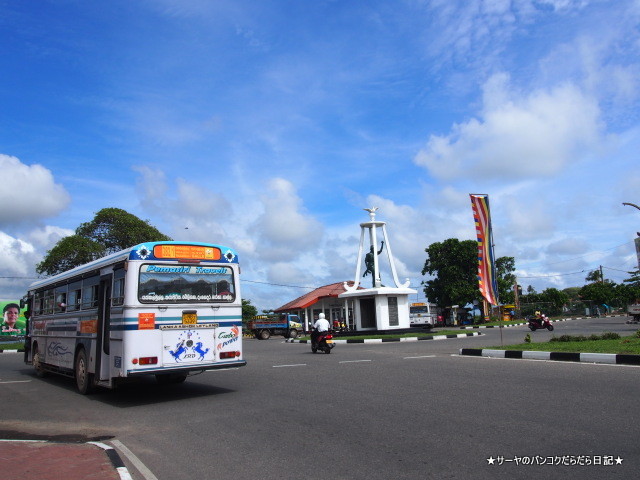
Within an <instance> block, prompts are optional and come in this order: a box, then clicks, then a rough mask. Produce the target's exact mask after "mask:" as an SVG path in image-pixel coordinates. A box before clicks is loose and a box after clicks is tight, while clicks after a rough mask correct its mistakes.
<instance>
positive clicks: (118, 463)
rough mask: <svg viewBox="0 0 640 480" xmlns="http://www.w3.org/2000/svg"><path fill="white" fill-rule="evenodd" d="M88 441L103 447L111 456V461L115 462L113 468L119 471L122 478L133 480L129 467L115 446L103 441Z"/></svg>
mask: <svg viewBox="0 0 640 480" xmlns="http://www.w3.org/2000/svg"><path fill="white" fill-rule="evenodd" d="M87 443H90V444H92V445H95V446H97V447H100V448H101V449H103V450H104V452H105V453H106V454H107V457H109V460H111V463H112V464H113V468H115V469H116V471H117V472H118V475H120V480H133V477H132V476H131V474H129V470H128V469H127V467H126V465H125V464H124V462H123V461H122V459H121V458H120V455H118V452H117V451H116V449H115V448H113V447H112V446H110V445H107V444H106V443H102V442H87Z"/></svg>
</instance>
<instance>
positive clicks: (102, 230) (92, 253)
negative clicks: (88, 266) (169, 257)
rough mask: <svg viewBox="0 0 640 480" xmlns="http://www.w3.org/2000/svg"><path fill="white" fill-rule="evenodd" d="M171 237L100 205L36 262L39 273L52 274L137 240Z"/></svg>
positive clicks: (166, 238)
mask: <svg viewBox="0 0 640 480" xmlns="http://www.w3.org/2000/svg"><path fill="white" fill-rule="evenodd" d="M163 240H171V238H170V237H168V236H166V235H164V234H163V233H161V232H160V231H159V230H158V229H157V228H155V227H153V226H151V225H150V224H149V222H148V221H145V220H140V219H139V218H138V217H136V216H135V215H132V214H131V213H129V212H126V211H125V210H122V209H120V208H103V209H102V210H100V211H99V212H98V213H96V215H95V217H94V218H93V220H92V221H90V222H87V223H82V224H81V225H80V226H79V227H78V228H77V229H76V233H75V235H71V236H70V237H65V238H63V239H61V240H60V241H58V243H56V245H55V246H54V247H53V248H52V249H51V250H49V251H48V252H47V254H46V255H45V257H44V259H43V260H42V262H40V263H39V264H38V265H36V272H38V273H39V274H41V275H55V274H57V273H61V272H64V271H66V270H69V269H71V268H74V267H77V266H79V265H82V264H84V263H87V262H90V261H92V260H96V259H97V258H100V257H103V256H105V255H108V254H110V253H114V252H117V251H119V250H124V249H125V248H129V247H132V246H133V245H137V244H138V243H144V242H157V241H163Z"/></svg>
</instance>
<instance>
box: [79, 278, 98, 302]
mask: <svg viewBox="0 0 640 480" xmlns="http://www.w3.org/2000/svg"><path fill="white" fill-rule="evenodd" d="M99 282H100V277H97V276H96V277H91V278H87V279H85V280H83V281H82V309H83V310H86V309H89V308H94V307H97V306H98V283H99Z"/></svg>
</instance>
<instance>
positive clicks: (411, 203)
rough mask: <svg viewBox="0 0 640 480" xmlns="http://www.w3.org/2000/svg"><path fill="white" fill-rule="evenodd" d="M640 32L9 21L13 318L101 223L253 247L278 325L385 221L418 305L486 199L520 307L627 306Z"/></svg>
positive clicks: (252, 21)
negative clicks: (370, 211)
mask: <svg viewBox="0 0 640 480" xmlns="http://www.w3.org/2000/svg"><path fill="white" fill-rule="evenodd" d="M639 25H640V2H638V1H637V0H616V1H598V0H535V1H534V0H531V1H530V0H511V1H506V0H493V1H474V0H467V1H453V0H432V1H419V0H407V1H375V0H372V1H314V2H302V1H269V0H264V1H259V2H256V1H254V2H249V1H242V0H233V1H213V0H212V1H198V0H193V1H185V0H182V1H173V0H158V1H136V2H129V1H118V0H115V1H109V2H81V1H73V0H64V1H63V0H60V1H41V2H23V1H18V0H1V1H0V42H1V44H2V49H0V68H1V71H2V75H0V171H1V172H2V177H3V179H4V182H3V183H4V188H3V189H2V193H0V277H2V278H0V298H16V297H19V296H21V295H22V294H23V293H24V291H25V289H26V285H27V284H28V283H29V282H30V281H29V280H28V279H27V278H23V277H33V276H35V271H34V265H35V264H36V263H37V262H39V261H40V260H41V259H42V256H43V255H44V254H45V253H46V251H47V250H48V249H50V248H51V247H52V246H53V245H54V244H55V242H56V241H57V240H59V239H60V238H61V237H62V236H64V235H68V234H71V233H72V231H73V230H74V229H75V228H76V227H77V226H78V225H79V224H80V223H81V222H84V221H88V220H90V219H91V218H92V217H93V215H94V214H95V212H97V211H98V210H100V209H101V208H104V207H119V208H123V209H125V210H127V211H129V212H131V213H134V214H135V215H137V216H139V217H140V218H143V219H147V220H149V221H150V223H151V224H153V225H155V226H157V227H158V228H159V229H160V230H162V231H163V232H164V233H166V234H168V235H170V236H172V237H173V238H175V239H177V240H193V241H210V242H214V243H221V244H225V245H229V246H233V247H235V248H236V249H237V250H238V251H239V252H240V255H241V257H240V259H241V262H242V264H243V277H244V279H245V283H244V284H243V295H244V296H245V297H246V298H249V299H251V300H252V302H253V303H254V304H256V305H257V306H259V307H260V308H274V307H278V306H280V305H282V304H283V303H285V302H287V301H288V300H290V299H292V298H294V297H297V296H299V295H301V294H303V293H305V292H306V291H308V289H304V288H295V287H313V286H321V285H325V284H328V283H333V282H336V281H343V280H347V279H352V278H353V276H354V274H355V265H356V253H357V248H358V239H359V235H360V227H359V223H360V222H362V221H365V220H366V219H367V218H368V217H367V214H366V212H364V211H363V210H362V208H365V207H371V206H377V207H379V210H378V219H379V220H383V221H385V222H387V228H388V231H389V236H390V242H391V246H392V250H393V253H394V256H395V257H396V267H397V269H398V274H399V276H400V277H401V278H403V279H404V278H409V279H410V280H411V283H412V285H414V286H418V285H419V284H420V281H421V280H423V278H422V276H421V274H420V272H421V269H422V267H423V265H424V261H425V259H426V254H425V252H424V249H425V248H426V247H427V246H428V245H430V244H431V243H433V242H437V241H443V240H445V239H447V238H451V237H456V238H459V239H461V240H462V239H472V238H474V225H473V219H472V214H471V206H470V202H469V197H468V194H469V193H486V194H489V198H490V202H491V208H492V219H493V226H494V239H495V243H496V255H498V256H504V255H506V256H513V257H515V259H516V267H517V272H516V273H517V275H518V277H519V278H520V283H521V284H523V285H525V286H527V285H533V286H534V287H535V288H536V289H537V290H538V291H540V290H542V289H544V288H547V287H551V286H554V287H558V288H564V287H567V286H581V285H582V284H584V277H585V276H586V275H587V274H588V272H589V271H591V270H593V269H595V268H598V267H599V266H600V265H603V266H604V267H605V268H604V273H605V277H607V278H611V279H612V280H614V281H616V282H620V281H622V280H623V279H624V278H627V277H628V275H626V274H625V273H624V271H627V270H631V269H633V268H634V267H635V266H637V260H636V257H635V251H634V247H633V238H634V237H635V232H636V231H640V212H639V211H637V210H635V209H633V208H631V207H623V206H622V202H633V203H637V204H640V193H639V192H640V166H639V165H640V161H639V158H638V152H639V151H640V115H639V109H638V107H639V99H640V56H639V52H640V30H639V28H638V27H639ZM185 227H188V228H185ZM383 281H384V278H383ZM257 282H259V283H257ZM270 284H271V285H270ZM273 284H277V285H273ZM280 285H290V286H292V287H285V286H280ZM293 286H295V287H293Z"/></svg>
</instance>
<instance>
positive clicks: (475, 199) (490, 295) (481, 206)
mask: <svg viewBox="0 0 640 480" xmlns="http://www.w3.org/2000/svg"><path fill="white" fill-rule="evenodd" d="M469 196H470V197H471V208H472V209H473V219H474V220H475V222H476V234H477V237H478V286H479V288H480V293H482V296H483V297H484V298H485V299H486V300H487V302H489V303H490V304H491V305H498V281H497V277H496V271H495V259H494V255H493V233H492V232H491V215H490V213H489V195H474V194H469Z"/></svg>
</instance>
